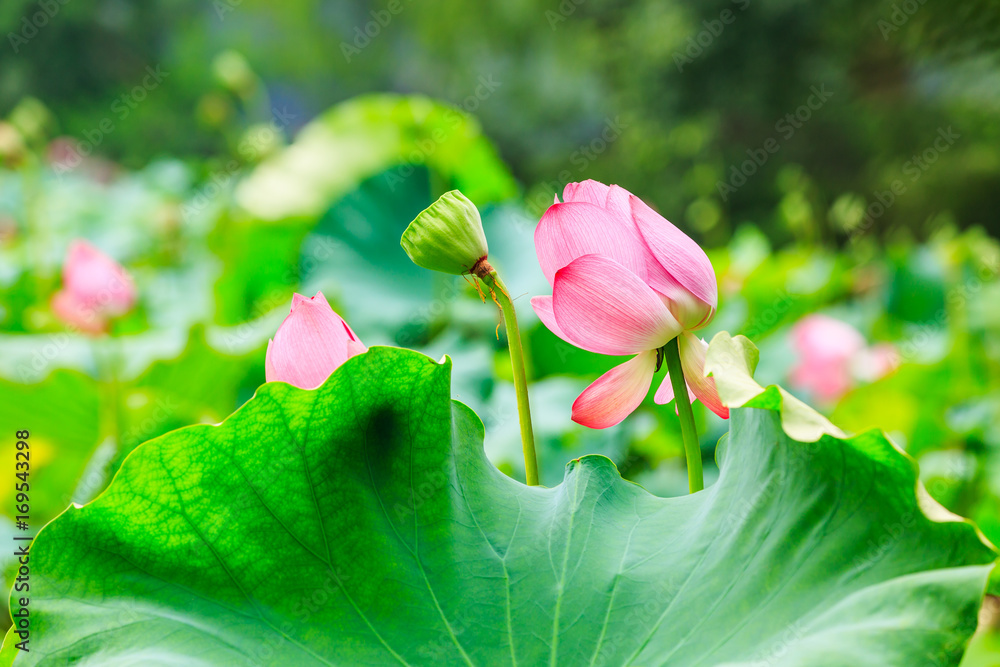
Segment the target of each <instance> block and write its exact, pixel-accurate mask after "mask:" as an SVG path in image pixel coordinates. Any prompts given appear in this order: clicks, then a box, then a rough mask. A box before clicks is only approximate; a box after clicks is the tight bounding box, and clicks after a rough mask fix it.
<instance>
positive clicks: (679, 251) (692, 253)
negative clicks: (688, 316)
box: [629, 195, 719, 309]
mask: <svg viewBox="0 0 1000 667" xmlns="http://www.w3.org/2000/svg"><path fill="white" fill-rule="evenodd" d="M629 203H630V205H631V210H632V219H633V220H634V221H635V225H636V227H637V228H638V230H639V234H640V236H641V237H642V239H643V240H644V241H645V243H646V247H647V248H648V249H649V253H650V256H649V261H648V282H649V285H650V286H651V287H652V288H653V289H655V290H657V291H659V292H661V293H662V294H664V295H666V296H668V297H669V296H670V295H671V294H672V293H673V292H674V291H675V290H676V289H677V288H678V287H681V288H683V289H684V290H686V291H688V292H690V293H691V294H692V295H694V297H695V298H697V299H699V300H701V301H702V302H704V303H705V304H706V305H707V306H709V307H710V308H712V309H715V308H716V307H717V306H718V305H719V289H718V285H717V284H716V281H715V270H714V269H713V268H712V263H711V262H710V261H709V260H708V255H706V254H705V251H704V250H702V249H701V247H700V246H699V245H698V244H697V243H695V242H694V240H692V239H691V238H690V237H689V236H687V235H686V234H685V233H684V232H682V231H681V230H679V229H677V227H675V226H674V225H672V224H670V223H669V222H668V221H667V220H665V219H664V218H663V216H661V215H660V214H659V213H657V212H656V211H654V210H653V209H651V208H650V207H649V206H647V205H646V204H645V203H644V202H643V201H642V200H641V199H639V198H638V197H636V196H635V195H632V196H631V197H630V198H629Z"/></svg>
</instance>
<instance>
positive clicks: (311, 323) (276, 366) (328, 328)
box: [264, 292, 368, 389]
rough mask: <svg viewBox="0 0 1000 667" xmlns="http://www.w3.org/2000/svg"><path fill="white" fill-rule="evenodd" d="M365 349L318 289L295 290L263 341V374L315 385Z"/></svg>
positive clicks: (304, 386)
mask: <svg viewBox="0 0 1000 667" xmlns="http://www.w3.org/2000/svg"><path fill="white" fill-rule="evenodd" d="M367 351H368V348H367V347H365V345H364V343H362V342H361V340H360V339H358V336H357V334H355V333H354V332H353V331H352V330H351V327H349V326H347V322H345V321H344V320H343V319H342V318H341V317H340V315H338V314H337V313H335V312H333V309H332V308H330V304H329V303H327V300H326V297H324V296H323V293H322V292H316V296H314V297H304V296H302V295H301V294H296V295H294V296H293V297H292V310H291V313H289V315H288V317H286V318H285V321H284V322H282V323H281V326H279V327H278V331H277V332H275V334H274V338H273V339H272V340H269V341H268V342H267V356H266V358H265V361H264V372H265V378H266V379H267V381H268V382H276V381H281V382H287V383H288V384H293V385H295V386H296V387H301V388H302V389H315V388H316V387H318V386H320V385H321V384H323V383H324V382H326V379H327V378H328V377H330V374H331V373H333V371H335V370H337V368H338V367H339V366H340V365H341V364H342V363H344V362H345V361H347V360H348V359H350V358H351V357H353V356H354V355H356V354H361V353H362V352H367Z"/></svg>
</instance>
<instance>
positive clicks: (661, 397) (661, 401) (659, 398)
mask: <svg viewBox="0 0 1000 667" xmlns="http://www.w3.org/2000/svg"><path fill="white" fill-rule="evenodd" d="M687 391H688V401H690V402H691V403H694V402H695V401H696V400H697V399H698V397H697V396H695V395H694V392H693V391H691V387H687ZM672 400H674V386H673V385H672V384H670V373H667V374H666V375H664V376H663V381H662V382H660V386H659V388H657V390H656V394H654V395H653V401H655V402H656V404H657V405H666V404H667V403H669V402H670V401H672Z"/></svg>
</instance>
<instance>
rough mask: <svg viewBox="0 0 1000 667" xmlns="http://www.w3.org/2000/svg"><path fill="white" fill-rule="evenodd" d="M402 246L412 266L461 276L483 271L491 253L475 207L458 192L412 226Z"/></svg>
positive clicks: (445, 198)
mask: <svg viewBox="0 0 1000 667" xmlns="http://www.w3.org/2000/svg"><path fill="white" fill-rule="evenodd" d="M399 243H400V245H401V246H403V250H405V251H406V254H407V255H409V256H410V259H412V260H413V263H414V264H416V265H417V266H422V267H424V268H425V269H431V270H432V271H441V272H442V273H452V274H455V275H462V274H465V273H472V274H475V273H477V271H481V270H482V269H483V267H484V266H488V264H487V263H486V257H487V255H488V254H489V249H488V248H487V247H486V234H485V233H484V232H483V222H482V220H481V219H480V217H479V211H478V210H477V209H476V205H475V204H473V203H472V202H471V201H469V199H468V198H467V197H466V196H465V195H463V194H462V193H461V192H459V191H458V190H452V191H451V192H446V193H445V194H443V195H441V197H440V198H439V199H438V200H437V201H436V202H434V203H433V204H431V205H430V206H429V207H428V208H426V209H424V211H423V212H422V213H421V214H420V215H418V216H417V217H416V219H415V220H414V221H413V222H411V223H410V226H409V227H407V228H406V231H405V232H403V238H402V239H400V242H399Z"/></svg>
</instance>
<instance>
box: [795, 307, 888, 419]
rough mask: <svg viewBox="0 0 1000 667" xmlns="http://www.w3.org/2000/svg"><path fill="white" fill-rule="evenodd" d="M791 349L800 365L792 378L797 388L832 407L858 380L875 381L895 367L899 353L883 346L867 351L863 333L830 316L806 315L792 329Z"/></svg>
mask: <svg viewBox="0 0 1000 667" xmlns="http://www.w3.org/2000/svg"><path fill="white" fill-rule="evenodd" d="M791 340H792V346H793V347H794V348H795V349H796V351H798V353H799V362H798V363H797V364H796V366H795V367H794V368H793V369H792V371H791V373H790V374H789V381H790V382H791V384H792V385H793V386H795V387H798V388H800V389H804V390H806V391H808V392H810V393H811V394H813V395H814V396H815V397H816V398H817V400H820V401H822V402H825V403H832V402H834V401H836V400H837V399H839V398H840V397H841V396H843V395H844V394H846V393H847V392H848V391H849V390H850V389H851V388H852V387H854V385H855V384H856V381H857V380H858V379H863V380H867V381H872V380H876V379H878V378H880V377H882V376H883V375H886V374H887V373H889V372H890V371H892V369H893V368H894V367H895V365H896V351H895V348H893V347H892V346H891V345H889V344H887V343H881V344H878V345H875V346H872V347H868V346H867V343H866V341H865V338H864V336H862V335H861V332H860V331H858V330H857V329H855V328H854V327H852V326H851V325H850V324H847V323H846V322H841V321H840V320H837V319H834V318H832V317H829V316H827V315H820V314H814V315H807V316H806V317H804V318H802V319H801V320H799V321H798V322H797V323H796V324H795V326H794V327H793V328H792V332H791Z"/></svg>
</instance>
